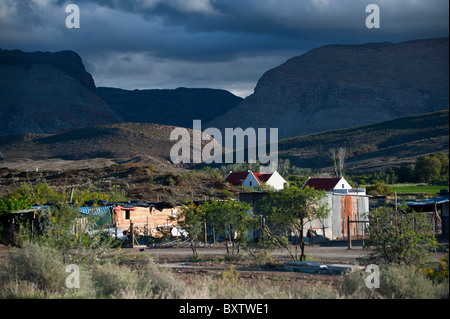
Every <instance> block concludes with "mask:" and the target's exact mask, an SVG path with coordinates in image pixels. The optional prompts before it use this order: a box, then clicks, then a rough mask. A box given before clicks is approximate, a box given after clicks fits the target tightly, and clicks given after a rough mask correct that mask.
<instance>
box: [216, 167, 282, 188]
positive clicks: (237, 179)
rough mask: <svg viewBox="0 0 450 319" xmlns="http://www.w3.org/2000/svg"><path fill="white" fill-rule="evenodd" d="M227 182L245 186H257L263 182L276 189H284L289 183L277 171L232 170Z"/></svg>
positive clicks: (226, 179)
mask: <svg viewBox="0 0 450 319" xmlns="http://www.w3.org/2000/svg"><path fill="white" fill-rule="evenodd" d="M225 182H227V183H230V184H232V185H234V186H243V187H249V188H256V187H258V186H259V185H261V184H262V183H265V184H267V185H270V186H272V187H273V188H275V189H276V190H282V189H284V186H285V185H286V184H287V182H286V180H285V179H284V178H283V177H282V176H281V175H280V174H279V173H278V172H277V171H275V172H273V173H256V172H252V171H248V172H232V171H230V172H229V173H228V175H227V177H226V178H225Z"/></svg>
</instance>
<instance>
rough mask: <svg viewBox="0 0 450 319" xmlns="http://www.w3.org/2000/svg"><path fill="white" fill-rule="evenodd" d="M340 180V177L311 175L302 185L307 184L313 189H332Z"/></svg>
mask: <svg viewBox="0 0 450 319" xmlns="http://www.w3.org/2000/svg"><path fill="white" fill-rule="evenodd" d="M340 180H341V179H340V178H318V177H313V178H310V179H308V180H307V181H306V183H305V185H304V186H303V187H306V186H309V187H311V188H314V189H315V190H321V191H332V190H333V188H334V187H335V186H336V184H337V183H338V182H339V181H340Z"/></svg>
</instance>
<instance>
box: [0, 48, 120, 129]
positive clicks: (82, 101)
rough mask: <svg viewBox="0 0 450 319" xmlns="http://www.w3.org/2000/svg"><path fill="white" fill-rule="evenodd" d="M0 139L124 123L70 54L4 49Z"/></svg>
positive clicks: (0, 57) (0, 79)
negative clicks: (97, 91)
mask: <svg viewBox="0 0 450 319" xmlns="http://www.w3.org/2000/svg"><path fill="white" fill-rule="evenodd" d="M0 75H1V76H0V117H1V118H2V121H1V122H0V135H6V134H13V133H25V132H29V133H56V132H62V131H67V130H70V129H73V128H79V127H85V126H91V125H102V124H110V123H116V122H119V121H121V118H120V116H118V115H116V114H115V113H114V112H113V111H112V110H111V108H110V107H109V106H108V104H106V103H105V101H103V100H102V99H101V98H100V97H99V96H98V95H97V94H96V93H95V84H94V80H93V79H92V76H91V75H90V74H89V73H88V72H86V70H85V67H84V65H83V63H82V61H81V58H80V57H79V56H78V54H76V53H75V52H72V51H62V52H56V53H50V52H33V53H26V52H22V51H19V50H0Z"/></svg>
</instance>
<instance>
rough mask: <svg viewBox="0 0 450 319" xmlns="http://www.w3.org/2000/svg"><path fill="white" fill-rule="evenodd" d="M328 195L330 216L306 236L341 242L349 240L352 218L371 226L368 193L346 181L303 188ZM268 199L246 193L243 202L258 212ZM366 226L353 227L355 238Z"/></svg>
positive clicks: (313, 182)
mask: <svg viewBox="0 0 450 319" xmlns="http://www.w3.org/2000/svg"><path fill="white" fill-rule="evenodd" d="M306 186H309V187H311V188H314V189H316V190H320V191H325V192H326V196H325V197H324V198H323V201H324V202H325V203H327V204H328V208H329V209H330V214H329V216H328V218H326V219H323V220H314V221H312V222H310V223H308V224H307V225H306V226H305V228H304V232H305V233H304V235H305V236H306V235H307V233H308V231H310V230H311V231H314V233H316V234H317V235H320V236H325V237H326V238H328V239H341V238H344V237H347V236H348V226H347V225H348V224H347V223H348V218H349V217H350V220H352V221H365V222H368V216H367V213H368V212H369V197H370V196H367V195H366V190H365V189H361V188H358V189H355V188H352V187H351V185H350V184H349V183H348V182H347V181H346V180H345V179H344V178H308V180H307V181H306V182H305V184H304V185H303V186H302V188H303V187H306ZM265 196H267V192H248V193H245V192H242V193H240V196H239V200H241V201H244V202H247V203H249V204H251V205H252V207H253V208H254V209H255V210H257V209H258V203H259V201H260V200H261V199H262V198H264V197H265ZM364 227H365V223H352V224H351V226H350V231H351V235H352V236H353V235H363V234H364V232H365V228H364Z"/></svg>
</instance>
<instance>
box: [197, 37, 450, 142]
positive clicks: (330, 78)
mask: <svg viewBox="0 0 450 319" xmlns="http://www.w3.org/2000/svg"><path fill="white" fill-rule="evenodd" d="M448 67H449V42H448V38H441V39H427V40H416V41H409V42H403V43H399V44H392V43H373V44H362V45H328V46H324V47H320V48H317V49H314V50H311V51H309V52H307V53H305V54H303V55H301V56H298V57H294V58H292V59H290V60H288V61H287V62H285V63H284V64H282V65H280V66H278V67H276V68H274V69H272V70H269V71H267V72H266V73H265V74H264V75H263V76H262V78H261V79H260V80H259V82H258V84H257V86H256V88H255V92H254V94H252V95H251V96H249V97H247V98H246V99H245V100H244V101H243V102H242V103H240V104H239V105H238V106H237V107H235V108H233V109H232V110H230V111H229V112H227V113H226V114H224V115H222V116H220V117H218V118H217V119H216V120H214V121H211V122H210V123H207V124H206V125H205V126H209V127H218V128H220V129H224V128H226V127H244V128H245V127H253V128H264V127H277V128H279V137H280V138H287V137H294V136H300V135H305V134H309V133H316V132H323V131H329V130H334V129H340V128H347V127H354V126H360V125H365V124H372V123H377V122H382V121H386V120H391V119H395V118H400V117H405V116H409V115H414V114H422V113H427V112H433V111H436V110H442V109H448V107H449V71H448Z"/></svg>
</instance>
